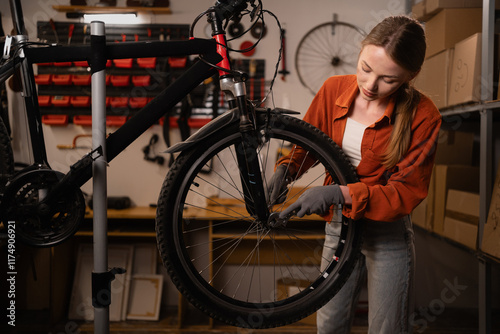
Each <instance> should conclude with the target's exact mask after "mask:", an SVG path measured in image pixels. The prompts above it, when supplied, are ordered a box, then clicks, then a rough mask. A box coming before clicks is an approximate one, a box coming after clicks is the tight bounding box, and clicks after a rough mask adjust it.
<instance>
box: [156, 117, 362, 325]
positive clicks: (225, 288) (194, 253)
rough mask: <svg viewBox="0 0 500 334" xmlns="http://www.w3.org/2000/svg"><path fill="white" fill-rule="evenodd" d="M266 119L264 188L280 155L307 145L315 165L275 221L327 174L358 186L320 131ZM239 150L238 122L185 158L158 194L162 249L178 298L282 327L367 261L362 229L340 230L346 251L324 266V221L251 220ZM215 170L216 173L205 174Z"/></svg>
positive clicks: (262, 125)
mask: <svg viewBox="0 0 500 334" xmlns="http://www.w3.org/2000/svg"><path fill="white" fill-rule="evenodd" d="M257 118H258V122H257V123H258V134H259V136H260V138H258V140H259V142H260V145H259V149H258V158H259V161H260V165H261V166H262V175H263V179H264V182H265V187H266V186H267V181H268V180H269V179H270V178H271V176H272V173H273V168H274V164H275V162H276V161H277V157H278V156H279V155H280V154H283V153H286V152H292V151H293V150H295V149H296V147H297V146H298V147H301V148H302V149H304V150H306V152H307V154H306V156H307V157H308V158H309V159H310V160H309V161H312V162H313V163H312V165H313V167H311V168H309V169H308V171H307V173H305V174H303V175H302V176H301V178H300V179H298V180H294V181H293V182H292V183H290V185H289V191H288V195H287V199H286V200H285V202H284V203H283V204H281V205H277V206H274V207H272V208H271V211H272V212H273V213H272V214H271V215H276V214H277V213H278V212H280V211H281V210H282V208H283V207H284V206H286V205H287V204H289V203H290V202H292V201H293V200H295V199H296V198H297V197H298V195H300V194H301V193H302V192H303V190H304V189H305V188H307V187H311V186H316V185H322V184H323V180H324V178H325V173H329V174H330V175H331V176H332V178H333V180H334V182H336V183H339V184H346V183H350V182H355V181H356V180H357V178H356V175H355V173H354V169H353V168H352V166H351V165H350V164H349V163H348V161H347V159H346V157H345V156H344V154H343V152H342V151H341V150H340V148H339V147H338V146H336V145H335V144H334V143H333V141H332V140H331V139H330V138H329V137H327V136H326V135H325V134H324V133H322V132H321V131H319V130H318V129H317V128H315V127H313V126H311V125H309V124H307V123H305V122H304V121H301V120H298V119H296V118H293V117H290V116H286V115H278V114H274V113H272V114H269V115H267V114H259V115H258V116H257ZM240 147H241V135H240V133H239V130H238V122H234V123H233V124H231V125H227V126H225V127H223V128H222V129H221V130H220V131H217V132H215V133H213V134H211V135H210V136H209V137H208V138H206V139H204V140H203V141H201V142H200V143H197V144H196V145H193V146H192V147H191V149H189V150H187V151H184V152H182V153H181V154H180V155H179V157H178V158H177V159H176V161H175V164H174V165H173V166H172V168H171V170H170V172H169V173H168V175H167V177H166V179H165V182H164V184H163V187H162V191H161V193H160V196H159V201H158V209H157V220H156V233H157V243H158V248H159V251H160V255H161V258H162V260H163V263H164V265H165V267H166V268H167V271H168V273H169V275H170V277H171V279H172V281H173V282H174V284H175V285H176V286H177V288H178V289H179V291H180V292H181V293H182V294H184V296H185V297H186V298H187V300H189V301H190V302H191V303H192V304H193V305H195V306H196V307H198V308H199V309H201V310H202V311H204V312H206V313H207V314H208V315H210V316H211V317H213V318H215V319H218V320H221V321H223V322H225V323H227V324H230V325H234V326H238V327H247V328H268V327H276V326H282V325H286V324H288V323H292V322H295V321H298V320H300V319H301V318H303V317H305V316H307V315H310V314H312V313H313V312H314V311H316V310H317V309H318V308H319V307H321V306H322V305H324V304H325V303H326V302H327V301H328V300H330V299H331V298H332V297H333V295H334V294H335V293H336V292H337V291H338V290H339V289H340V287H341V286H342V285H343V283H344V282H345V280H346V279H347V277H348V276H349V275H350V273H351V270H352V267H353V266H354V264H355V261H356V255H357V254H358V253H359V248H360V244H361V241H360V238H359V233H358V231H359V225H358V224H357V223H354V222H348V221H347V220H344V221H343V222H337V223H333V222H332V224H336V228H337V231H338V234H339V244H338V246H337V250H336V252H335V256H334V257H333V258H332V259H327V262H328V266H327V268H325V269H322V268H320V262H321V257H322V255H321V254H322V248H323V243H324V226H325V222H324V221H321V219H318V220H317V221H312V220H310V219H309V220H308V219H295V220H290V221H289V222H288V223H287V224H286V226H285V225H282V226H276V225H273V224H268V223H267V222H259V221H258V220H257V219H256V218H255V217H253V216H251V215H250V214H248V212H247V210H246V207H245V201H244V199H243V194H244V187H247V185H246V184H242V182H241V180H240V176H239V169H238V163H237V160H236V151H237V150H238V149H239V148H240ZM292 154H293V153H292ZM209 165H210V166H211V167H210V168H211V171H210V173H209V174H207V173H206V172H202V170H206V168H207V166H209ZM300 174H302V171H301V173H300ZM266 180H267V181H266ZM268 197H269V196H268ZM275 212H276V213H275ZM317 218H319V217H317ZM344 219H345V217H344Z"/></svg>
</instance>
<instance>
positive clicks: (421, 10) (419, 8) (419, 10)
mask: <svg viewBox="0 0 500 334" xmlns="http://www.w3.org/2000/svg"><path fill="white" fill-rule="evenodd" d="M411 14H412V16H413V18H414V19H415V20H419V21H425V20H427V19H429V18H430V16H428V15H426V11H425V1H421V2H418V3H416V4H414V5H413V6H412V7H411Z"/></svg>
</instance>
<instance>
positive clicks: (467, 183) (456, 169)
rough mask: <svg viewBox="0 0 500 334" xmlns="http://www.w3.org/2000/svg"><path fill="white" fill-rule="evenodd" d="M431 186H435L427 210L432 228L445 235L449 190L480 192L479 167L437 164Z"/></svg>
mask: <svg viewBox="0 0 500 334" xmlns="http://www.w3.org/2000/svg"><path fill="white" fill-rule="evenodd" d="M430 187H432V188H433V189H432V198H429V199H428V201H429V202H428V203H431V204H430V205H428V208H427V212H428V214H430V215H431V216H432V230H433V231H434V232H436V233H438V234H441V235H443V231H444V217H445V213H446V200H447V196H448V190H449V189H456V190H462V191H467V192H472V193H478V192H479V168H478V167H472V166H462V165H435V166H434V172H433V176H432V178H431V185H430ZM430 192H431V191H430ZM430 192H429V193H430ZM429 211H431V212H429Z"/></svg>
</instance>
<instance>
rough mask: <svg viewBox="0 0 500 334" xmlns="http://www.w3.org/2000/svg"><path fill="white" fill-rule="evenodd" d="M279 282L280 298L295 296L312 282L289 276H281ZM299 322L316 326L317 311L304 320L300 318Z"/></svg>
mask: <svg viewBox="0 0 500 334" xmlns="http://www.w3.org/2000/svg"><path fill="white" fill-rule="evenodd" d="M277 283H278V284H277V287H278V296H277V297H278V300H281V299H285V298H287V297H289V296H293V295H295V294H297V293H299V292H300V291H302V290H304V289H305V288H307V287H308V286H309V284H310V282H309V281H306V280H300V279H292V278H288V277H283V278H280V279H279V280H278V281H277ZM297 323H301V324H307V325H313V326H316V312H314V313H313V314H311V315H309V316H307V317H305V318H304V319H302V320H299V321H298V322H297Z"/></svg>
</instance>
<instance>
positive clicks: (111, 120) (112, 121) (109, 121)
mask: <svg viewBox="0 0 500 334" xmlns="http://www.w3.org/2000/svg"><path fill="white" fill-rule="evenodd" d="M126 121H127V116H106V125H107V126H122V125H123V124H125V122H126Z"/></svg>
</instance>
